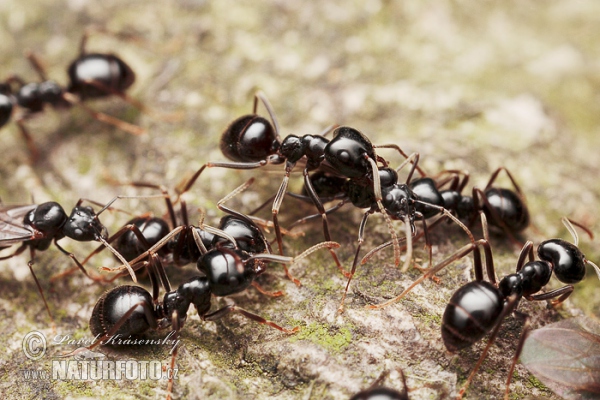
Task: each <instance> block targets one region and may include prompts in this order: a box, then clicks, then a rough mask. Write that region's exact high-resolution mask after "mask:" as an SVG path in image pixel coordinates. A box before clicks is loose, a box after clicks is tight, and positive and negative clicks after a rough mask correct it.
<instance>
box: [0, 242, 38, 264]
mask: <svg viewBox="0 0 600 400" xmlns="http://www.w3.org/2000/svg"><path fill="white" fill-rule="evenodd" d="M27 247H29V245H27V244H26V243H23V244H21V245H20V246H19V248H18V249H17V250H15V251H14V253H12V254H9V255H7V256H2V257H0V261H1V260H8V259H9V258H13V257H16V256H18V255H19V254H21V253H23V252H24V251H25V250H26V249H27ZM5 248H6V247H4V248H2V249H0V250H3V249H5ZM32 258H33V257H32Z"/></svg>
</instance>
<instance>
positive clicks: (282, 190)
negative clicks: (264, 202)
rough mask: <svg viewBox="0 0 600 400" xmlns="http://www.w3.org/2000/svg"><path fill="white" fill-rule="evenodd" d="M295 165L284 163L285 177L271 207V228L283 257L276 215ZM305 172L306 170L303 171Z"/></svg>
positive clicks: (281, 240)
mask: <svg viewBox="0 0 600 400" xmlns="http://www.w3.org/2000/svg"><path fill="white" fill-rule="evenodd" d="M295 165H296V163H292V162H289V161H287V162H286V163H285V175H284V176H283V180H282V181H281V185H279V190H277V194H276V195H275V199H274V200H273V206H272V207H271V214H272V216H273V226H274V229H275V237H276V238H277V246H278V247H279V254H281V255H283V238H282V235H281V228H280V227H279V219H278V218H277V215H278V214H279V208H280V207H281V203H282V202H283V197H284V196H285V193H286V191H287V187H288V183H289V180H290V173H291V172H292V169H293V168H294V166H295ZM305 171H306V169H305Z"/></svg>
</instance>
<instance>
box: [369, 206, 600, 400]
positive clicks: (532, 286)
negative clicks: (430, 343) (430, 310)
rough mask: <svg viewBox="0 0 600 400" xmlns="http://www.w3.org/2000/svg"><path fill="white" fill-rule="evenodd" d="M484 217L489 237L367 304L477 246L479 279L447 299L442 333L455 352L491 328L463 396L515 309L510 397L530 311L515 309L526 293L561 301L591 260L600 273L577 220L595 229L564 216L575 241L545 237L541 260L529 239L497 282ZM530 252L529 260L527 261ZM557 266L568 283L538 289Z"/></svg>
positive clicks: (532, 297) (530, 296) (431, 273)
mask: <svg viewBox="0 0 600 400" xmlns="http://www.w3.org/2000/svg"><path fill="white" fill-rule="evenodd" d="M481 219H482V226H483V230H484V237H486V239H481V240H478V241H477V242H475V243H470V244H468V245H466V246H463V247H462V248H461V249H459V250H458V251H456V252H455V253H454V254H452V255H451V256H449V257H448V258H447V259H445V260H444V261H442V262H441V263H440V264H438V265H436V266H434V267H432V268H430V269H428V270H427V272H426V273H425V274H424V275H423V276H421V277H420V278H419V279H417V280H415V281H414V282H413V283H412V284H411V285H409V286H408V288H406V289H405V290H404V291H403V292H402V293H401V294H400V295H399V296H397V297H395V298H394V299H392V300H389V301H387V302H385V303H382V304H378V305H369V306H367V308H370V309H376V308H382V307H385V306H388V305H390V304H392V303H395V302H397V301H399V300H400V299H402V298H403V297H404V296H405V295H406V294H407V293H408V292H410V291H411V290H412V289H413V288H414V287H415V286H416V285H418V284H419V283H421V282H422V281H423V280H425V279H427V278H429V277H432V276H434V275H435V274H436V273H437V272H439V271H440V270H441V269H442V268H445V267H446V266H447V265H449V264H450V263H452V262H454V261H456V260H458V259H461V258H463V257H464V256H466V255H467V254H469V253H470V252H473V257H474V271H475V281H472V282H469V283H467V284H465V285H463V286H462V287H461V288H459V289H458V290H457V291H456V292H455V293H454V295H453V296H452V298H451V299H450V301H449V302H448V305H447V306H446V310H445V311H444V315H443V317H442V339H443V341H444V345H445V346H446V348H447V349H448V350H449V351H452V352H454V351H458V350H460V349H463V348H465V347H468V346H470V345H472V344H473V343H475V342H477V341H479V340H480V339H481V338H483V336H485V335H486V334H488V333H490V338H489V339H488V343H487V345H486V347H485V349H484V351H483V352H482V354H481V356H480V358H479V361H478V362H477V364H476V365H475V367H474V368H473V370H472V371H471V374H470V375H469V377H468V379H467V381H466V382H465V383H464V385H463V387H462V388H461V390H460V392H459V394H458V396H457V399H460V398H462V396H463V394H464V393H465V391H466V390H467V387H468V386H469V383H470V382H471V380H472V379H473V377H474V376H475V373H476V372H477V370H478V369H479V367H480V365H481V363H482V362H483V360H484V359H485V356H486V355H487V352H488V350H489V348H490V346H491V345H492V344H493V342H494V340H495V339H496V336H497V335H498V332H499V330H500V327H501V325H502V321H503V320H504V319H505V318H506V316H508V315H509V314H510V313H513V312H514V313H515V315H517V316H518V317H519V318H520V319H522V320H523V321H524V326H523V331H522V334H521V338H520V339H519V343H518V345H517V351H516V354H515V357H514V358H513V362H512V365H511V369H510V371H509V373H508V380H507V382H506V392H505V398H508V392H509V386H510V380H511V378H512V372H513V370H514V367H515V364H516V362H517V360H518V358H519V354H520V353H521V349H522V347H523V343H524V340H525V337H526V335H527V330H528V326H529V316H528V315H526V314H524V313H522V312H519V311H517V310H516V308H517V306H518V305H519V302H520V301H521V299H522V298H523V297H524V298H525V299H527V300H529V301H543V300H551V299H552V304H553V305H554V306H557V305H559V304H560V303H562V302H563V301H565V300H566V299H567V298H568V297H569V296H570V295H571V293H572V292H573V289H574V288H573V285H572V284H574V283H577V282H581V280H583V278H584V276H585V266H586V264H588V265H591V266H592V267H593V268H594V269H595V271H596V273H597V274H598V277H599V278H600V269H599V268H598V266H596V264H594V263H593V262H591V261H590V260H588V259H586V258H585V256H584V255H583V253H582V252H581V250H579V248H578V247H577V245H578V241H579V240H578V235H577V232H576V231H575V229H574V228H573V225H576V226H578V227H580V228H582V229H583V230H584V231H585V232H586V233H587V234H588V235H590V237H592V238H593V235H592V232H590V231H589V230H588V229H587V228H585V227H584V226H582V225H580V224H578V223H576V222H573V221H570V220H569V219H567V218H564V217H563V219H562V222H563V224H564V225H565V226H566V228H567V229H568V230H569V232H570V233H571V235H572V236H573V241H574V243H569V242H567V241H565V240H562V239H549V240H545V241H543V242H541V243H540V244H539V245H538V248H537V253H538V258H539V260H538V261H536V260H535V258H534V254H533V242H531V241H528V242H527V243H525V245H524V246H523V248H522V250H521V253H520V254H519V258H518V260H517V265H516V272H515V273H514V274H510V275H507V276H505V277H504V278H503V279H502V280H500V282H497V279H496V274H495V269H494V262H493V258H492V251H491V247H490V245H489V242H488V240H487V221H486V218H485V214H484V213H483V212H482V213H481ZM479 246H481V247H483V249H484V253H485V264H486V273H487V276H488V280H489V282H486V281H484V280H483V267H482V262H481V253H480V251H479ZM527 258H528V259H529V261H528V262H525V260H526V259H527ZM553 272H554V275H555V276H556V278H557V279H558V280H559V281H561V282H563V283H567V285H565V286H563V287H561V288H558V289H554V290H551V291H549V292H546V293H541V294H536V293H538V292H539V291H540V290H541V289H542V288H543V287H544V286H545V285H546V284H548V282H549V281H550V278H551V276H552V273H553Z"/></svg>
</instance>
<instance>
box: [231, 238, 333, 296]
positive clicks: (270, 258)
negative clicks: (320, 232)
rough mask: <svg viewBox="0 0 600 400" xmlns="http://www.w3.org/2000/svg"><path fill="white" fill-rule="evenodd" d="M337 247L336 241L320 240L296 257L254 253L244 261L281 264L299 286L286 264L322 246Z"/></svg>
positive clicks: (292, 262)
mask: <svg viewBox="0 0 600 400" xmlns="http://www.w3.org/2000/svg"><path fill="white" fill-rule="evenodd" d="M338 247H340V244H339V243H336V242H321V243H317V244H315V245H314V246H312V247H310V248H308V249H307V250H304V251H303V252H302V253H300V254H298V255H297V256H296V257H288V256H280V255H277V254H268V253H263V254H254V255H252V256H250V257H249V258H248V259H247V260H246V262H248V261H251V260H267V261H272V262H276V263H279V264H282V265H283V268H284V270H285V273H286V275H287V276H288V277H290V278H289V279H290V280H291V281H292V282H294V283H295V284H296V285H297V286H300V281H299V280H298V279H296V278H294V277H293V276H292V274H291V273H290V272H289V270H288V268H287V265H286V264H294V263H295V262H296V261H298V260H300V259H302V258H305V257H307V256H308V255H310V254H311V253H313V252H315V251H317V250H319V249H322V248H327V249H336V248H338ZM223 250H226V249H223Z"/></svg>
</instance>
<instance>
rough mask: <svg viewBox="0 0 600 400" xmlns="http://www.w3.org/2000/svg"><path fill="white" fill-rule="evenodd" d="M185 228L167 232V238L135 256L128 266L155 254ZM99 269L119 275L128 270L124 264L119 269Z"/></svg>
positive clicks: (179, 227)
mask: <svg viewBox="0 0 600 400" xmlns="http://www.w3.org/2000/svg"><path fill="white" fill-rule="evenodd" d="M185 228H186V226H178V227H176V228H174V229H173V230H172V231H171V232H169V233H168V234H167V236H165V237H163V238H162V239H160V240H159V241H158V242H156V244H154V246H152V247H150V248H149V249H148V250H146V251H145V252H143V253H142V254H140V255H139V256H137V257H136V258H134V259H133V260H131V261H130V262H129V264H130V265H136V264H138V263H140V262H141V261H143V260H144V259H145V258H146V257H148V256H149V255H151V254H153V253H156V252H157V251H158V250H160V249H161V248H162V247H163V246H165V245H166V244H167V243H168V242H169V240H171V239H172V238H173V237H174V236H175V235H177V234H178V233H179V232H181V231H182V230H184V229H185ZM100 269H101V270H102V271H107V272H119V273H120V272H122V271H124V270H125V269H128V268H127V266H126V265H125V263H124V264H123V265H121V266H119V267H116V268H107V267H100Z"/></svg>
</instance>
